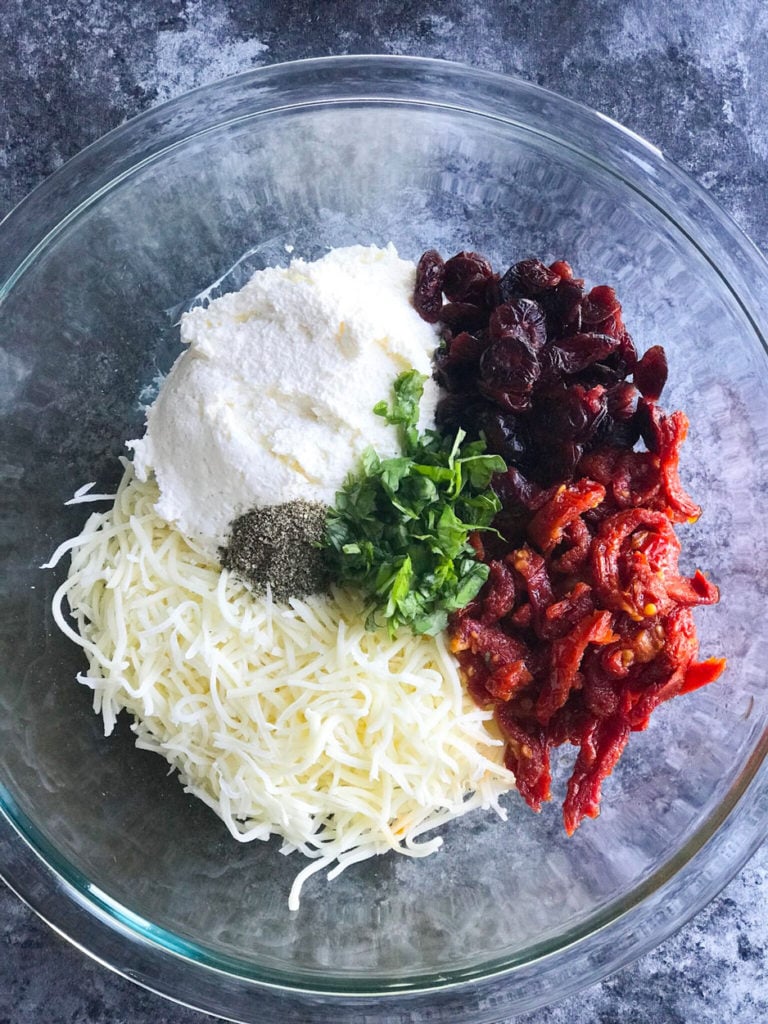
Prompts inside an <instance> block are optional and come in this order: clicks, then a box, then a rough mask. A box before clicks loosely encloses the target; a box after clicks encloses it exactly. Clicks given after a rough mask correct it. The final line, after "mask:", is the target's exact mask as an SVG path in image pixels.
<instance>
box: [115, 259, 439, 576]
mask: <svg viewBox="0 0 768 1024" xmlns="http://www.w3.org/2000/svg"><path fill="white" fill-rule="evenodd" d="M414 280H415V268H414V265H413V264H412V263H409V262H407V261H405V260H402V259H400V258H399V256H398V255H397V252H396V250H395V248H394V247H393V246H392V245H389V246H388V247H387V248H385V249H379V248H376V247H375V246H369V247H365V246H361V245H355V246H350V247H348V248H342V249H335V250H333V251H331V252H329V253H328V254H327V255H326V256H324V257H323V258H322V259H320V260H317V261H316V262H314V263H306V262H304V261H303V260H298V259H297V260H294V261H293V262H292V263H291V264H290V266H289V267H288V268H287V269H282V268H269V269H267V270H262V271H258V272H257V273H256V274H254V275H253V277H252V278H251V280H250V281H249V282H248V283H247V284H246V285H245V286H244V287H243V288H242V289H241V290H240V291H239V292H233V293H230V294H228V295H223V296H221V298H218V299H216V300H214V301H213V302H211V303H210V304H209V305H208V306H207V307H200V308H197V309H193V310H192V311H191V312H189V313H186V314H185V315H184V316H183V317H182V321H181V340H182V341H183V342H184V343H185V344H186V345H188V346H189V347H188V348H187V350H186V351H185V352H184V353H183V354H182V355H181V356H180V357H179V358H178V359H177V361H176V363H175V364H174V366H173V368H172V370H171V372H170V374H169V375H168V377H167V378H166V380H165V382H164V384H163V386H162V388H161V390H160V394H159V395H158V397H157V399H156V401H155V402H154V404H153V405H152V406H151V408H150V409H149V412H148V414H147V429H146V434H145V436H144V437H143V438H142V439H141V440H138V441H131V442H129V447H132V448H133V449H134V452H135V456H134V464H135V467H136V472H137V474H138V476H139V478H140V479H147V477H148V476H149V474H150V472H151V471H154V475H155V477H156V479H157V482H158V484H159V487H160V499H159V501H158V503H157V509H156V511H157V513H158V515H160V516H161V517H162V518H163V519H165V520H166V522H168V523H172V524H173V525H175V526H176V527H177V528H178V529H179V530H181V532H182V533H183V534H184V535H185V536H186V537H187V538H189V539H190V540H192V541H193V543H195V544H196V545H197V546H198V547H199V548H200V549H201V550H203V551H204V552H206V553H207V554H209V555H211V556H214V557H215V555H216V553H217V551H218V548H219V547H220V546H222V545H223V544H224V543H225V541H226V538H227V535H228V532H229V526H230V523H231V522H232V520H233V519H235V518H236V517H237V516H238V515H240V514H241V513H243V512H245V511H247V510H248V509H249V508H253V507H255V506H259V505H277V504H281V503H283V502H287V501H294V500H297V499H299V498H303V499H305V500H307V501H321V502H324V503H326V504H332V503H333V500H334V495H335V493H336V491H337V490H338V489H339V487H340V486H341V484H342V483H343V482H344V478H345V477H346V475H347V474H348V473H349V472H350V471H351V470H352V469H353V468H354V467H355V466H356V464H357V460H358V458H359V456H360V454H361V453H362V451H363V450H364V449H365V448H366V447H367V446H369V445H372V446H373V447H375V448H376V450H377V451H378V452H379V453H380V454H381V455H382V456H388V455H394V454H396V452H397V436H396V432H395V430H394V429H393V428H392V427H391V426H389V425H387V423H386V422H385V421H384V420H383V419H382V418H381V417H379V416H375V415H374V413H373V411H372V409H373V406H374V405H375V404H376V403H377V402H379V401H380V400H381V399H384V398H388V397H389V396H390V395H391V389H392V384H393V382H394V379H395V378H396V377H397V375H398V374H399V373H401V372H402V371H403V370H407V369H409V368H411V367H415V368H416V369H417V370H419V371H420V372H421V373H424V374H426V375H428V376H429V374H430V373H431V356H432V352H433V351H434V347H435V344H436V336H435V329H434V328H433V327H431V326H430V325H429V324H427V323H425V322H424V321H423V320H422V319H421V317H420V316H419V315H418V313H417V312H416V311H415V309H414V308H413V306H412V304H411V295H412V293H413V286H414ZM435 403H436V388H435V386H434V385H433V384H432V382H431V381H428V382H427V385H426V387H425V393H424V399H423V401H422V426H424V425H430V424H431V421H432V418H433V414H434V407H435Z"/></svg>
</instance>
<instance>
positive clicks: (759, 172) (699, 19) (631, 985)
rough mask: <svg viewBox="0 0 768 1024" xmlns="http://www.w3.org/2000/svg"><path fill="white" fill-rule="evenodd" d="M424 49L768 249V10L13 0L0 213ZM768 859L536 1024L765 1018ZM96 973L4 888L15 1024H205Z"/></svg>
mask: <svg viewBox="0 0 768 1024" xmlns="http://www.w3.org/2000/svg"><path fill="white" fill-rule="evenodd" d="M336 53H395V54H418V55H423V56H429V57H442V58H447V59H452V60H460V61H465V62H467V63H470V64H474V65H477V66H479V67H483V68H488V69H492V70H496V71H503V72H507V73H509V74H514V75H519V76H521V77H522V78H526V79H529V80H531V81H534V82H537V83H539V84H541V85H544V86H547V87H548V88H551V89H554V90H557V91H558V92H561V93H563V94H565V95H566V96H569V97H571V98H573V99H577V100H581V101H582V102H584V103H587V104H588V105H590V106H592V107H594V108H596V109H597V110H600V111H602V112H603V113H605V114H609V115H610V116H612V117H614V118H616V119H618V120H619V121H622V122H623V123H624V124H625V125H627V126H629V127H630V128H632V129H634V130H635V131H636V132H639V133H640V134H641V135H644V136H646V137H647V138H648V139H650V140H651V141H652V142H654V143H656V144H657V145H658V146H660V147H661V148H662V149H663V150H664V151H665V152H666V153H667V154H668V155H669V156H671V157H672V158H673V159H674V160H676V161H677V162H678V163H679V164H681V165H682V166H683V167H684V168H685V169H686V170H688V171H689V172H690V173H691V174H692V175H693V176H694V177H695V178H696V179H697V180H698V181H699V182H700V183H701V184H702V185H703V186H704V187H705V188H707V189H708V190H710V192H711V193H712V194H713V195H714V196H715V197H716V198H717V200H718V201H719V202H720V203H721V204H722V205H723V206H724V207H725V209H726V210H728V211H729V212H730V213H731V214H732V216H733V217H734V218H735V219H736V220H737V221H738V223H739V224H740V225H741V226H742V227H743V228H744V230H745V231H747V233H748V234H750V235H751V237H752V238H753V239H754V240H755V242H757V244H758V245H759V246H761V248H763V250H764V251H768V194H767V190H766V186H767V185H768V5H766V3H765V0H730V2H727V0H697V2H686V0H682V2H679V0H678V2H673V0H670V2H669V3H665V2H653V0H648V2H643V0H582V2H579V0H570V2H563V0H556V2H536V0H523V2H511V3H510V2H505V0H484V2H483V0H466V2H460V0H447V2H442V3H441V2H438V0H421V2H411V0H338V2H334V0H318V2H316V3H312V2H311V0H306V2H304V3H299V2H292V0H273V2H269V0H229V2H227V0H205V2H204V0H144V2H135V0H134V2H131V0H122V2H118V0H111V2H110V0H63V2H41V0H1V2H0V81H1V82H2V88H0V167H2V172H3V173H2V180H0V215H1V214H3V213H5V212H6V211H7V210H8V209H10V207H11V206H13V204H14V203H16V202H17V201H18V200H20V199H21V198H22V197H23V196H24V194H25V193H26V192H28V191H29V190H30V189H31V188H32V187H33V186H34V185H36V184H37V183H38V182H39V181H41V180H42V179H43V178H44V177H45V176H46V175H48V174H50V173H51V172H52V171H54V170H55V169H56V168H57V167H59V166H60V165H61V164H62V163H63V162H64V161H65V160H67V159H68V158H69V157H71V156H73V155H74V154H75V153H77V152H78V150H79V149H81V148H82V147H83V146H86V145H88V143H90V142H93V141H94V140H95V139H97V138H98V137H99V136H100V135H101V134H103V133H104V132H106V131H108V130H109V129H110V128H113V127H114V126H115V125H118V124H120V123H121V122H123V121H124V120H125V119H126V118H129V117H131V116H133V115H134V114H137V113H139V112H140V111H142V110H146V109H147V108H148V107H150V106H152V105H154V104H156V103H160V102H162V101H163V100H167V99H170V98H171V97H173V96H177V95H178V94H179V93H181V92H183V91H185V90H187V89H190V88H192V87H193V86H197V85H202V84H204V83H207V82H211V81H214V80H215V79H217V78H220V77H222V76H224V75H229V74H233V73H236V72H239V71H245V70H248V69H249V68H254V67H258V66H259V65H262V64H269V63H274V62H277V61H283V60H293V59H296V58H301V57H315V56H324V55H328V54H336ZM767 892H768V847H766V846H764V847H763V848H762V850H761V851H760V852H759V853H758V854H757V855H756V856H755V857H754V858H753V860H752V861H751V863H750V864H749V865H748V866H747V867H746V868H745V869H744V871H742V873H741V874H740V875H739V876H738V877H737V878H736V879H735V880H734V881H733V882H732V883H731V884H730V885H729V886H728V887H727V888H726V889H725V890H724V892H723V893H722V894H721V896H720V897H719V898H718V899H716V900H715V901H714V902H713V903H712V904H710V906H709V907H707V908H706V909H705V910H703V911H702V912H701V913H700V914H699V915H698V916H697V917H696V918H694V920H693V921H692V922H691V923H690V924H689V925H687V926H686V927H685V928H684V929H683V930H682V931H681V932H679V933H678V934H677V935H676V936H675V937H673V938H672V939H670V940H669V941H667V942H666V943H665V944H664V945H662V946H660V947H659V948H658V949H657V950H656V951H655V952H653V953H650V954H648V955H647V956H645V957H644V958H643V959H641V960H640V961H638V962H637V963H636V964H634V965H633V966H631V967H628V968H625V969H624V970H623V971H620V972H619V973H618V974H616V975H615V976H614V977H612V978H611V979H609V980H608V981H605V982H603V984H601V985H597V986H595V987H593V988H591V989H588V990H587V991H585V992H583V993H582V994H580V995H578V996H575V997H573V998H571V999H568V1000H567V1001H565V1002H563V1003H561V1004H560V1005H557V1006H554V1007H551V1008H550V1009H548V1010H542V1011H539V1012H537V1013H533V1014H527V1015H525V1016H523V1017H520V1018H518V1021H520V1022H522V1024H588V1022H589V1024H592V1022H600V1024H613V1022H619V1021H620V1022H622V1024H693V1022H696V1024H758V1022H763V1021H766V1020H768V969H767V968H766V963H765V961H766V954H767V953H768V915H766V893H767ZM205 1019H206V1018H204V1017H203V1016H202V1015H200V1014H197V1013H194V1012H192V1011H190V1010H183V1009H180V1008H177V1007H174V1006H173V1005H172V1004H170V1003H166V1002H165V1001H163V1000H161V999H159V998H158V997H156V996H153V995H151V994H149V993H147V992H144V991H142V990H141V989H139V988H136V987H135V986H133V985H131V984H129V983H128V982H127V981H123V980H122V979H120V978H118V977H115V976H114V975H112V974H110V973H109V972H108V971H106V970H105V969H104V968H102V967H99V966H97V965H95V964H92V963H91V962H90V961H88V960H86V959H85V958H84V957H83V956H82V955H81V954H80V953H78V952H77V951H76V950H74V949H72V948H70V947H69V946H68V945H67V944H66V943H65V942H63V941H62V940H60V939H59V938H58V937H56V936H55V935H54V934H53V933H51V932H49V931H48V930H47V929H46V928H45V927H44V926H43V925H41V924H40V923H39V922H38V921H37V919H36V918H35V917H34V916H33V915H32V913H31V912H30V911H29V910H27V908H26V907H24V906H23V905H22V904H21V903H20V902H19V901H18V900H16V899H15V897H13V896H12V895H11V894H10V893H9V892H6V891H4V890H2V891H0V1024H11V1022H13V1024H32V1022H34V1024H48V1022H56V1024H59V1022H62V1024H63V1022H72V1024H74V1022H77V1024H85V1022H87V1024H103V1022H107V1021H109V1022H110V1024H122V1022H130V1024H203V1021H204V1020H205Z"/></svg>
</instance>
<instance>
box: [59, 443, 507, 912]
mask: <svg viewBox="0 0 768 1024" xmlns="http://www.w3.org/2000/svg"><path fill="white" fill-rule="evenodd" d="M98 497H103V496H100V495H91V496H90V498H92V499H94V500H95V499H96V498H98ZM157 498H158V493H157V487H156V485H155V482H154V480H148V481H144V482H141V481H138V480H136V478H135V477H134V475H133V471H132V467H131V464H130V463H129V462H127V460H126V462H125V475H124V477H123V480H122V483H121V485H120V488H119V490H118V493H117V496H116V498H115V501H114V505H113V506H112V508H110V509H109V510H108V511H106V512H104V513H94V514H93V515H91V516H90V518H89V519H88V521H87V523H86V524H85V527H84V528H83V530H82V532H81V533H80V535H79V536H77V537H75V538H73V539H72V540H69V541H67V542H65V543H64V544H62V545H61V546H60V548H59V549H58V551H57V552H56V554H55V555H54V556H53V559H52V560H51V563H49V564H50V565H53V564H55V563H56V561H57V560H58V559H59V558H60V557H61V556H62V555H63V554H64V553H65V552H67V551H69V550H71V551H72V564H71V567H70V571H69V574H68V577H67V579H66V580H65V581H64V583H62V585H61V586H60V587H59V589H58V591H57V592H56V595H55V597H54V599H53V614H54V617H55V619H56V622H57V624H58V625H59V627H60V629H61V630H62V631H63V632H64V633H65V634H66V635H67V636H69V637H71V639H72V640H74V642H75V643H77V644H78V645H79V646H80V647H82V648H83V649H84V651H85V653H86V655H87V658H88V663H89V668H88V671H87V673H84V674H83V675H80V676H78V679H79V680H80V682H82V683H84V684H85V685H86V686H89V687H90V688H91V689H92V690H93V694H94V708H95V710H96V711H99V712H101V714H102V716H103V718H104V729H105V732H106V733H110V732H111V731H112V729H113V727H114V724H115V718H116V716H117V714H118V713H119V712H120V711H121V710H123V709H125V710H127V711H128V712H130V713H131V714H132V715H133V716H134V724H133V730H134V732H135V734H136V744H137V746H139V747H142V748H143V749H147V750H153V751H157V752H158V753H160V754H162V755H163V756H164V757H165V758H166V759H167V760H168V761H169V762H170V763H171V765H173V766H174V767H175V768H176V769H177V770H178V772H179V777H180V779H181V781H182V782H183V784H184V786H185V788H186V789H187V790H188V791H189V792H191V793H194V794H195V795H196V796H198V797H200V799H202V800H203V801H205V803H206V804H208V805H209V806H210V807H211V808H213V810H214V811H216V813H217V814H219V815H220V816H221V818H222V819H223V820H224V821H225V822H226V824H227V827H228V828H229V830H230V832H231V833H232V835H233V836H234V838H235V839H237V840H240V841H242V842H247V841H250V840H254V839H268V838H269V836H270V835H271V834H277V835H279V836H282V838H283V841H284V844H283V851H284V852H286V853H287V852H290V851H294V850H300V851H301V852H302V853H304V854H305V855H306V856H307V857H310V858H312V859H311V861H310V862H309V864H307V865H306V866H304V867H303V868H302V869H301V870H300V871H299V873H298V874H297V876H296V880H295V882H294V884H293V887H292V889H291V893H290V898H289V907H290V908H291V909H293V910H295V909H297V908H298V905H299V893H300V890H301V887H302V885H303V883H304V881H305V880H306V879H307V878H308V877H309V875H311V874H313V873H314V872H315V871H319V870H322V869H324V868H332V870H331V872H330V877H333V876H335V875H336V874H338V873H339V872H340V871H341V870H343V869H344V868H345V867H346V866H348V865H349V864H353V863H355V862H356V861H359V860H363V859H365V858H367V857H372V856H374V855H375V854H379V853H385V852H386V851H388V850H393V851H395V852H397V853H400V854H405V855H406V856H410V857H424V856H427V855H428V854H430V853H432V852H434V851H435V850H436V849H437V848H438V847H439V845H440V843H441V839H440V837H439V836H434V835H433V836H432V837H431V838H422V839H420V837H422V836H423V834H424V833H425V832H427V831H429V830H433V829H435V828H436V827H437V826H439V825H442V824H443V823H444V822H446V821H449V820H451V819H453V818H458V817H460V816H462V815H464V814H466V813H467V812H468V811H470V810H472V809H474V808H478V807H493V808H495V809H496V811H497V812H498V813H499V814H500V815H501V816H502V817H505V814H504V811H503V809H502V808H501V807H500V806H499V803H498V799H499V796H500V795H501V794H502V793H504V792H506V791H507V790H508V789H509V788H510V787H511V785H512V783H513V781H514V779H513V776H512V775H511V773H510V772H508V771H507V769H506V768H505V767H504V766H503V763H502V759H503V751H504V744H503V742H502V741H501V740H500V739H499V737H498V735H494V734H493V733H492V732H491V731H489V730H491V729H492V728H493V723H492V718H493V715H492V712H490V711H488V710H484V709H482V708H478V707H476V706H475V704H474V702H473V701H472V699H471V698H470V697H469V696H468V694H467V693H466V692H465V691H464V688H463V687H462V685H461V681H460V679H459V675H458V672H457V668H456V664H455V662H454V660H453V658H452V657H451V655H450V654H449V653H448V651H447V649H446V647H445V642H444V639H443V638H442V637H426V636H411V635H410V634H406V633H405V632H403V633H401V634H400V635H399V636H398V637H397V638H396V639H394V640H389V639H388V637H387V635H386V634H385V633H370V632H367V631H366V630H365V627H364V625H363V616H362V614H361V608H360V606H359V601H358V600H357V599H356V597H355V595H354V594H351V593H347V592H345V591H342V590H336V591H334V592H333V593H332V594H331V595H316V596H314V597H311V598H308V599H307V600H306V601H297V600H292V601H291V602H290V603H289V605H282V606H278V605H274V604H273V603H272V601H271V600H270V598H269V595H267V596H266V597H261V598H259V597H256V596H254V595H253V594H251V593H250V592H249V591H248V590H246V588H245V587H244V586H243V585H242V584H240V583H239V582H238V581H237V580H236V579H234V578H232V577H231V576H229V574H228V573H227V572H226V571H222V570H221V569H220V568H219V566H218V565H217V564H216V563H215V562H213V561H206V560H205V558H203V557H201V555H200V553H199V552H198V551H196V550H195V549H194V548H193V547H191V546H190V545H189V544H187V542H186V541H185V540H184V538H183V537H182V536H181V534H180V533H179V532H178V531H177V530H175V529H173V528H172V527H170V526H169V525H168V524H167V523H166V522H164V521H163V520H162V519H160V518H159V517H158V516H157V514H156V512H155V511H154V506H155V504H156V502H157ZM80 500H89V496H86V495H82V494H80V493H79V494H78V495H77V496H76V498H75V501H80ZM65 600H66V601H67V603H68V604H69V606H70V609H71V613H72V617H73V618H74V621H75V624H76V627H77V631H75V630H73V629H72V627H71V626H70V625H69V623H68V621H67V618H66V617H65V613H64V610H63V602H64V601H65Z"/></svg>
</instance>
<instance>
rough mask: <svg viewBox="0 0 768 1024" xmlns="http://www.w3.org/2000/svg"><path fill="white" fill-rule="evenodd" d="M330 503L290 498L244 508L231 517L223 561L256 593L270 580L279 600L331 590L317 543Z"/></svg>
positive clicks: (325, 561)
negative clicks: (240, 512)
mask: <svg viewBox="0 0 768 1024" xmlns="http://www.w3.org/2000/svg"><path fill="white" fill-rule="evenodd" d="M327 512H328V509H327V508H326V506H325V505H323V504H321V503H320V502H316V501H290V502H287V503H286V504H284V505H267V506H265V507H263V508H253V509H251V510H250V511H248V512H245V513H243V515H241V516H239V517H238V518H237V519H235V520H234V521H233V523H232V527H231V530H230V535H229V543H228V545H227V547H226V548H222V549H221V564H222V565H223V566H224V568H225V569H229V570H230V571H232V572H234V573H235V574H236V575H237V576H239V577H240V578H241V579H242V580H244V581H245V582H246V583H247V584H248V585H249V586H250V587H251V589H252V590H253V591H254V592H255V593H257V594H263V593H264V592H265V591H266V587H267V583H269V584H270V587H271V589H272V596H273V597H274V598H275V600H276V601H287V600H288V598H290V597H306V596H307V595H309V594H317V593H321V592H322V591H324V590H327V588H328V584H329V583H330V567H329V566H328V563H327V555H326V553H325V552H324V551H322V550H320V549H319V548H318V547H317V543H318V542H319V541H321V540H322V539H323V536H324V534H325V518H326V514H327Z"/></svg>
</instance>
